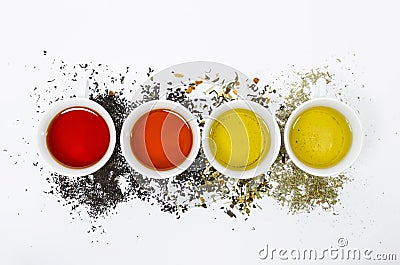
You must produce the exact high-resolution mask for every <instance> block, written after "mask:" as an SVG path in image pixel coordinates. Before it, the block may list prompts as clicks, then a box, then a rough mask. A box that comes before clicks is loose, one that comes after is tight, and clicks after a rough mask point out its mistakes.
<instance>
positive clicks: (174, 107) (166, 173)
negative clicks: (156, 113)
mask: <svg viewBox="0 0 400 265" xmlns="http://www.w3.org/2000/svg"><path fill="white" fill-rule="evenodd" d="M156 109H168V110H171V111H173V112H176V113H177V114H179V115H180V116H182V117H183V118H184V119H185V120H186V122H188V124H189V126H190V129H191V131H192V137H193V143H192V149H191V150H190V152H189V155H188V156H187V157H186V159H185V160H184V161H183V162H182V163H181V164H179V165H178V166H176V167H174V168H172V169H169V170H155V169H151V168H148V167H146V166H145V165H143V164H142V163H141V162H140V161H139V160H138V159H137V158H136V157H135V155H134V154H133V152H132V149H131V145H130V136H131V131H132V128H133V126H134V125H135V123H136V122H137V121H138V120H139V118H141V117H142V116H143V115H145V114H146V113H148V112H150V111H152V110H156ZM120 144H121V150H122V154H123V155H124V157H125V160H126V162H128V164H129V165H130V166H131V167H132V168H133V169H134V170H135V171H137V172H139V173H140V174H142V175H144V176H148V177H152V178H155V179H165V178H170V177H174V176H176V175H179V174H180V173H182V172H184V171H185V170H186V169H187V168H188V167H189V166H190V165H191V164H192V163H193V162H194V161H195V159H196V157H197V154H198V152H199V149H200V128H199V126H198V124H197V118H196V117H195V116H194V115H193V114H192V113H191V112H190V111H189V110H188V109H187V108H186V107H184V106H183V105H181V104H179V103H177V102H174V101H171V100H166V99H157V100H151V101H148V102H146V103H144V104H142V105H140V106H138V107H137V108H135V109H134V110H133V111H132V112H131V113H130V114H129V115H128V117H127V118H126V119H125V121H124V123H123V125H122V129H121V136H120Z"/></svg>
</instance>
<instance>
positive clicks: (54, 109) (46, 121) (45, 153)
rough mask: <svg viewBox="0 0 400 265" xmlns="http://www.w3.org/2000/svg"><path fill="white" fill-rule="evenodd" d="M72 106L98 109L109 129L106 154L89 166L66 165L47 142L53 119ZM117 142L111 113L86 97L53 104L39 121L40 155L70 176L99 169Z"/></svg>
mask: <svg viewBox="0 0 400 265" xmlns="http://www.w3.org/2000/svg"><path fill="white" fill-rule="evenodd" d="M71 107H85V108H89V109H92V110H94V111H96V112H97V113H98V114H99V115H101V117H102V118H103V119H104V121H105V122H106V124H107V127H108V130H109V134H110V141H109V144H108V148H107V150H106V152H105V154H104V155H103V157H102V158H101V159H100V160H99V161H98V162H97V163H95V164H94V165H91V166H89V167H84V168H72V167H67V166H64V165H62V164H61V163H60V162H58V161H56V160H55V159H54V158H53V156H52V155H51V153H50V151H49V150H48V148H47V142H46V136H47V129H48V127H49V125H50V123H51V121H52V120H53V119H54V117H55V116H56V115H57V114H59V113H60V112H61V111H63V110H65V109H68V108H71ZM115 142H116V132H115V125H114V122H113V120H112V118H111V116H110V114H109V113H108V112H107V111H106V110H105V109H104V108H103V107H102V106H101V105H100V104H98V103H96V102H94V101H92V100H90V99H86V98H71V99H65V100H62V101H60V102H57V103H55V104H54V105H53V106H51V108H50V109H49V110H48V111H46V112H45V114H44V116H43V117H42V119H41V121H40V123H39V127H38V133H37V147H38V151H39V155H40V156H41V157H42V159H43V160H44V161H45V162H46V164H47V165H49V166H50V167H51V168H52V169H53V170H54V171H55V172H57V173H58V174H61V175H64V176H70V177H79V176H86V175H90V174H92V173H94V172H96V171H97V170H99V169H100V168H101V167H102V166H104V164H105V163H107V161H108V160H109V159H110V157H111V155H112V153H113V152H114V147H115Z"/></svg>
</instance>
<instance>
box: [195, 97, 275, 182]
mask: <svg viewBox="0 0 400 265" xmlns="http://www.w3.org/2000/svg"><path fill="white" fill-rule="evenodd" d="M232 109H247V110H251V111H253V112H254V113H255V114H256V115H257V116H259V117H260V118H261V119H262V120H263V121H264V122H265V124H266V125H267V127H268V129H269V132H270V136H271V145H270V149H269V151H268V154H267V155H266V156H265V157H264V159H263V160H261V161H260V162H259V163H258V165H257V166H256V167H255V168H252V169H249V170H244V171H236V170H231V169H228V168H226V167H225V166H224V165H222V164H220V163H219V162H218V161H217V160H216V159H215V157H214V155H213V154H212V151H211V149H210V143H209V138H208V134H209V131H210V128H211V125H212V123H213V122H214V121H215V120H218V117H219V116H220V115H222V114H223V113H225V112H226V111H229V110H232ZM202 145H203V151H204V154H205V156H206V158H207V160H208V161H209V162H210V164H211V165H212V166H213V167H214V168H215V169H216V170H218V171H219V172H220V173H222V174H224V175H226V176H229V177H234V178H238V179H246V178H252V177H255V176H258V175H260V174H263V173H267V171H268V170H269V168H270V167H271V165H272V164H273V163H274V162H275V160H276V158H277V156H278V154H279V150H280V147H281V133H280V130H279V127H278V124H277V122H276V120H275V117H274V116H273V115H272V114H271V112H270V111H269V109H266V108H264V107H263V106H261V105H260V104H258V103H255V102H252V101H247V100H234V101H230V102H227V103H224V104H222V105H221V106H219V107H218V108H216V109H215V110H214V111H213V112H212V113H211V115H210V117H208V118H207V120H206V123H205V125H204V130H203V136H202Z"/></svg>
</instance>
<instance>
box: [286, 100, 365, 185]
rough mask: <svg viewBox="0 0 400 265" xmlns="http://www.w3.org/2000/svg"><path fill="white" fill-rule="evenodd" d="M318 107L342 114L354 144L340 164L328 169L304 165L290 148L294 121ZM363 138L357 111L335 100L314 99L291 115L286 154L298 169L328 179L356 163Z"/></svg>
mask: <svg viewBox="0 0 400 265" xmlns="http://www.w3.org/2000/svg"><path fill="white" fill-rule="evenodd" d="M317 106H323V107H330V108H333V109H335V110H337V111H338V112H340V113H341V114H342V115H343V116H344V117H345V118H346V120H347V121H348V123H349V125H350V128H351V132H352V143H351V146H350V149H349V151H348V152H347V154H346V155H345V156H344V158H343V159H342V160H341V161H340V162H338V163H337V164H335V165H333V166H331V167H328V168H313V167H310V166H308V165H306V164H304V163H303V162H301V161H300V160H299V159H298V158H297V157H296V155H295V154H294V152H293V150H292V148H291V146H290V140H289V135H290V128H291V127H292V124H293V122H294V120H295V119H296V118H297V117H298V115H299V114H300V113H302V112H303V111H305V110H306V109H309V108H311V107H317ZM363 136H364V135H363V129H362V124H361V120H360V118H359V117H358V115H357V113H356V112H355V110H354V109H352V108H351V107H350V106H349V105H347V104H345V103H343V102H342V101H339V100H337V99H333V98H314V99H310V100H308V101H306V102H304V103H302V104H301V105H300V106H298V107H297V108H296V109H295V110H294V111H293V112H292V113H291V114H290V116H289V118H288V120H287V121H286V124H285V130H284V143H285V149H286V152H287V153H288V155H289V157H290V158H291V160H292V161H293V163H294V164H295V165H296V166H297V167H299V168H300V169H301V170H303V171H305V172H306V173H309V174H311V175H314V176H321V177H328V176H334V175H337V174H339V173H341V172H343V171H344V170H346V169H347V168H349V167H350V166H351V165H352V164H353V163H354V162H355V161H356V159H357V157H358V156H359V154H360V153H361V149H362V143H363Z"/></svg>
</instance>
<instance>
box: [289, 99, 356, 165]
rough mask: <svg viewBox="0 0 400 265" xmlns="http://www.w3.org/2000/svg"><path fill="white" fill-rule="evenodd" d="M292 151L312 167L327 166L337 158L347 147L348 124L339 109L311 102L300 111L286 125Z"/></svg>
mask: <svg viewBox="0 0 400 265" xmlns="http://www.w3.org/2000/svg"><path fill="white" fill-rule="evenodd" d="M289 139H290V146H291V147H292V151H293V153H294V155H295V156H296V157H297V158H298V159H299V160H300V161H301V162H303V163H304V164H306V165H308V166H310V167H313V168H328V167H332V166H334V165H336V164H337V163H338V162H339V161H341V160H342V159H343V158H344V157H345V155H346V154H347V152H348V151H349V149H350V146H351V142H352V132H351V127H350V125H349V123H348V121H347V120H346V118H345V117H344V116H343V114H341V113H340V112H339V111H337V110H335V109H333V108H330V107H326V106H315V107H311V108H309V109H306V110H304V111H303V112H301V113H300V114H299V115H298V116H297V117H296V118H295V120H294V122H293V125H292V127H291V128H290V134H289Z"/></svg>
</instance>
